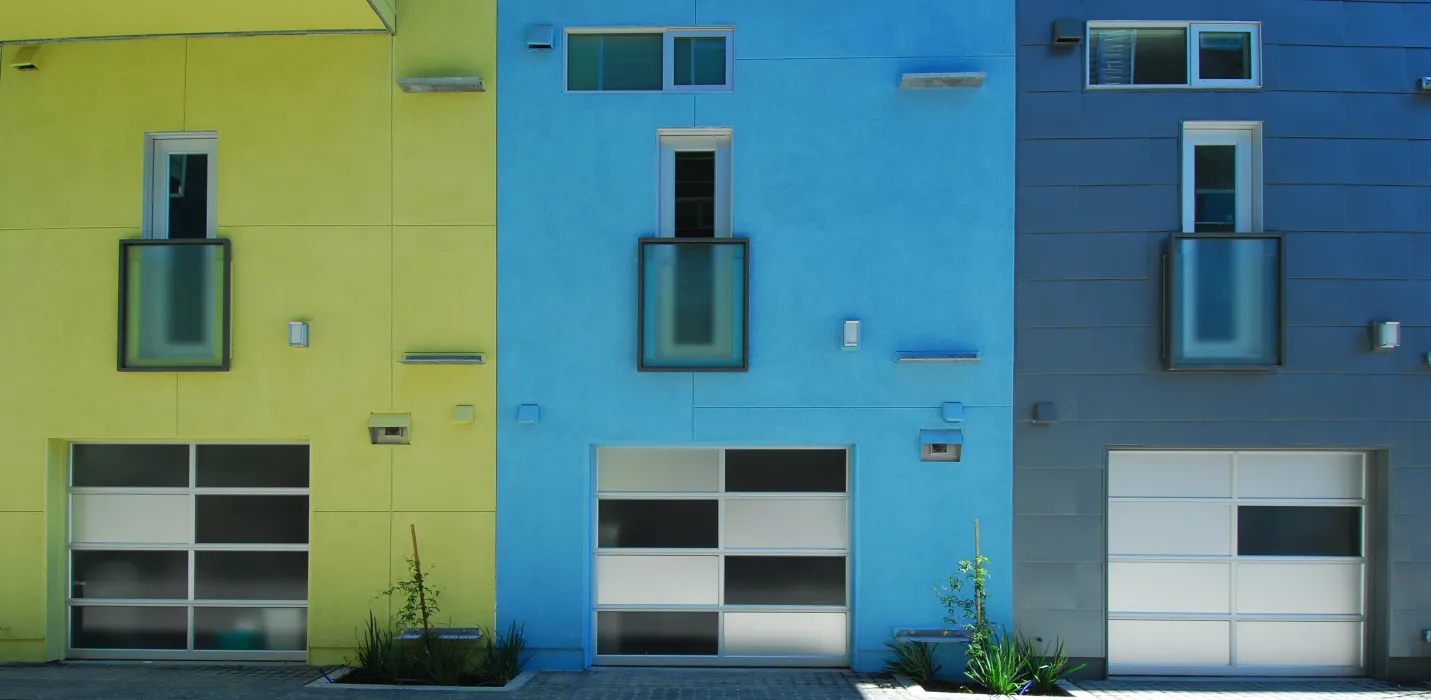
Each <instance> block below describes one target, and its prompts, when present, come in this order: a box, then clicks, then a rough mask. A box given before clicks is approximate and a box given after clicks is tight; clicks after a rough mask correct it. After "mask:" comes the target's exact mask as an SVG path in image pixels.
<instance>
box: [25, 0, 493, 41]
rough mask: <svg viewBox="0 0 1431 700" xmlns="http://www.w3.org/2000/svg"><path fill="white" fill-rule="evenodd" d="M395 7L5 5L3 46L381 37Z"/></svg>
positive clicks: (169, 0)
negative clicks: (194, 37)
mask: <svg viewBox="0 0 1431 700" xmlns="http://www.w3.org/2000/svg"><path fill="white" fill-rule="evenodd" d="M478 4H481V3H480V2H479V3H478ZM393 5H394V0H372V1H371V2H370V1H369V0H301V1H299V2H295V0H202V2H194V0H44V2H36V1H35V0H0V41H25V40H31V41H33V40H50V39H83V38H96V37H126V36H127V37H136V36H155V35H174V34H219V33H236V32H244V33H254V32H314V31H330V32H331V31H338V32H356V31H371V32H377V31H386V30H387V27H388V26H390V25H391V24H392V19H393V17H394V15H395V14H396V13H395V12H394V8H393Z"/></svg>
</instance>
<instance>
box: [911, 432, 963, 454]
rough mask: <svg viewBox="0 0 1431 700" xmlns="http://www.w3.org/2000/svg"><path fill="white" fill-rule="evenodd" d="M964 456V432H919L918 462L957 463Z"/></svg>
mask: <svg viewBox="0 0 1431 700" xmlns="http://www.w3.org/2000/svg"><path fill="white" fill-rule="evenodd" d="M963 454H964V431H962V430H921V431H919V461H921V462H958V461H959V459H960V458H961V457H962V456H963Z"/></svg>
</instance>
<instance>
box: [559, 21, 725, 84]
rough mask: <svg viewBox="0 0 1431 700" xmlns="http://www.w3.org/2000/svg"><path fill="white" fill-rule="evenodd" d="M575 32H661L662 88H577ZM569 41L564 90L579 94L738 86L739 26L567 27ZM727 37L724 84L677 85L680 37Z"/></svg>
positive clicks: (564, 52) (565, 47)
mask: <svg viewBox="0 0 1431 700" xmlns="http://www.w3.org/2000/svg"><path fill="white" fill-rule="evenodd" d="M573 34H660V35H661V89H659V90H573V89H572V88H571V83H570V82H569V81H570V75H569V73H570V67H571V48H570V47H571V41H570V40H569V39H570V37H571V36H572V35H573ZM563 35H564V38H566V39H568V40H567V41H563V42H562V61H561V87H562V91H563V92H567V93H572V94H578V95H605V94H617V95H656V94H661V93H666V92H673V93H703V92H733V91H734V90H735V28H734V27H721V26H717V27H664V26H657V27H567V28H566V29H565V30H564V31H563ZM709 37H721V38H724V39H725V84H724V85H676V84H675V78H676V61H675V51H676V49H675V46H676V39H678V38H697V39H699V38H709Z"/></svg>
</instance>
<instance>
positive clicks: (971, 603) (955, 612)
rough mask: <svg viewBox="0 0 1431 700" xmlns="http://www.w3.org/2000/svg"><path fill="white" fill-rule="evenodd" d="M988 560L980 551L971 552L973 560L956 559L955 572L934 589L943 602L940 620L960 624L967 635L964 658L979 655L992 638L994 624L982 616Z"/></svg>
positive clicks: (985, 596)
mask: <svg viewBox="0 0 1431 700" xmlns="http://www.w3.org/2000/svg"><path fill="white" fill-rule="evenodd" d="M988 563H989V559H988V557H985V556H983V555H975V556H974V560H973V561H970V560H968V559H965V560H962V561H960V562H959V572H958V573H957V574H954V575H952V576H950V577H949V584H948V585H947V586H946V587H944V588H940V589H937V590H936V591H935V593H936V594H937V595H938V596H939V602H940V603H942V604H943V605H944V610H945V614H944V624H946V625H949V626H951V627H958V628H962V629H963V630H964V631H965V633H967V634H968V636H969V643H968V644H966V645H965V646H964V656H965V659H966V661H967V662H972V661H973V660H974V658H975V657H978V656H982V655H983V654H984V653H985V652H986V651H987V650H988V647H989V645H990V644H991V643H992V642H993V641H994V638H995V634H994V626H993V625H992V624H990V623H989V620H988V618H987V617H985V616H984V612H985V611H986V610H988V601H989V585H988V581H989V570H988V569H987V568H986V567H985V564H988Z"/></svg>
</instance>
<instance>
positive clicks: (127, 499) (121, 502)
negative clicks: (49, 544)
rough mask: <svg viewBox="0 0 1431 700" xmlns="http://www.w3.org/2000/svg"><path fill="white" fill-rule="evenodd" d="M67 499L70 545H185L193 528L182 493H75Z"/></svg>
mask: <svg viewBox="0 0 1431 700" xmlns="http://www.w3.org/2000/svg"><path fill="white" fill-rule="evenodd" d="M70 499H71V500H70V513H71V515H70V518H71V524H70V542H72V543H74V544H185V543H188V542H189V538H190V536H191V535H192V533H193V531H194V523H193V511H192V510H191V508H192V501H191V500H190V498H189V496H188V495H186V494H185V495H156V494H107V493H106V494H100V493H77V494H73V495H72V496H70Z"/></svg>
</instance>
